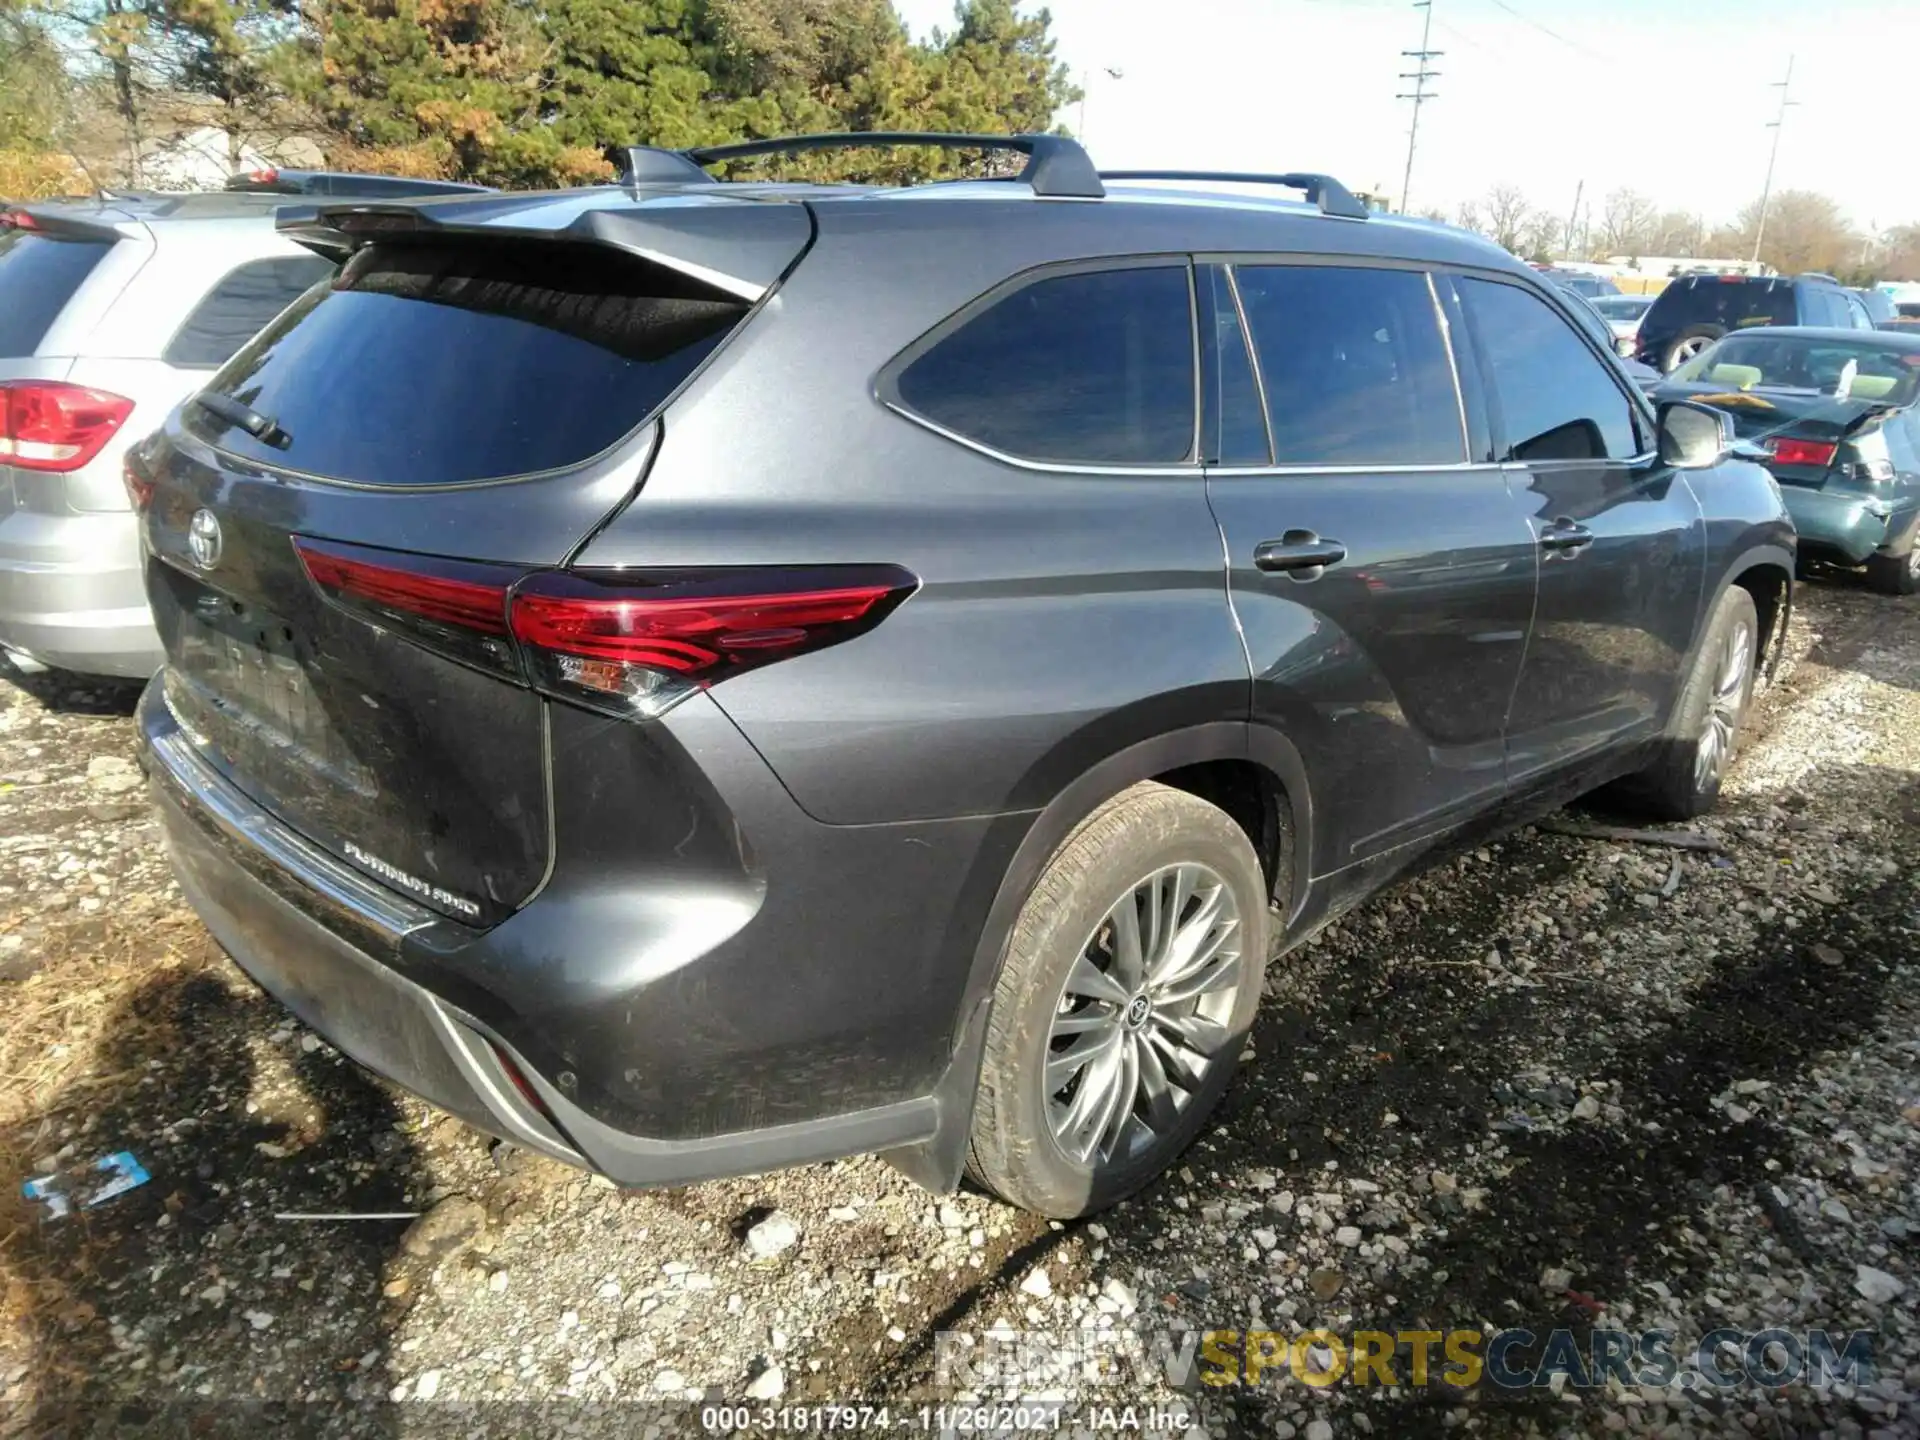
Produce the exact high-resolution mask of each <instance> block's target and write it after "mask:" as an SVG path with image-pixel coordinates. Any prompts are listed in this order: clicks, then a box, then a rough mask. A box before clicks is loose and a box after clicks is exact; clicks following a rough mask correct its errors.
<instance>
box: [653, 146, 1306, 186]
mask: <svg viewBox="0 0 1920 1440" xmlns="http://www.w3.org/2000/svg"><path fill="white" fill-rule="evenodd" d="M892 145H930V146H936V147H938V148H939V149H942V150H1014V151H1018V152H1019V153H1020V154H1022V155H1025V156H1026V157H1027V164H1026V168H1025V169H1024V170H1022V171H1021V172H1020V175H1019V179H1020V180H1022V181H1023V182H1025V183H1026V184H1027V185H1030V186H1032V187H1033V193H1034V194H1036V195H1044V196H1047V197H1049V198H1053V199H1075V200H1098V199H1099V198H1100V197H1101V196H1103V195H1105V194H1106V193H1107V191H1106V187H1105V186H1103V185H1102V184H1101V183H1100V175H1099V172H1097V171H1096V170H1095V169H1094V168H1093V161H1092V160H1090V159H1088V158H1087V152H1086V151H1085V150H1083V149H1081V148H1080V146H1079V144H1078V143H1077V142H1076V141H1073V140H1070V139H1068V138H1067V137H1066V136H1064V135H960V134H952V133H948V132H945V131H934V130H929V131H924V132H923V131H914V130H850V131H838V132H834V133H830V134H824V135H786V136H781V137H779V138H777V139H772V140H743V141H741V142H739V143H738V144H734V145H703V146H700V147H699V148H697V149H693V150H682V151H677V152H674V153H676V154H678V155H681V156H684V157H685V158H686V159H688V160H690V161H692V162H693V163H694V164H695V165H717V164H719V163H720V162H721V161H723V160H744V159H746V158H747V157H748V156H752V155H794V154H799V153H800V152H802V151H806V150H838V149H842V148H851V147H860V148H863V149H864V148H872V147H878V146H892ZM1342 193H1344V192H1342Z"/></svg>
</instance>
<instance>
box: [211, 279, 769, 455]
mask: <svg viewBox="0 0 1920 1440" xmlns="http://www.w3.org/2000/svg"><path fill="white" fill-rule="evenodd" d="M746 310H747V307H746V305H745V304H744V303H743V302H741V301H738V300H734V299H724V298H719V297H717V295H716V293H715V292H713V291H711V290H708V289H706V288H705V287H702V286H700V285H698V284H696V283H694V282H692V281H688V280H685V279H683V278H682V277H680V276H678V275H676V274H675V273H673V272H671V271H668V270H666V269H664V268H662V267H659V266H655V265H649V264H647V263H646V262H644V261H640V260H636V259H634V258H632V257H630V256H627V255H624V254H621V253H620V252H617V251H614V250H611V249H601V248H598V247H589V246H577V245H561V244H555V243H552V242H543V241H530V242H524V243H513V242H502V243H497V244H482V243H479V242H464V243H455V244H433V243H420V244H395V245H376V246H373V247H371V248H369V249H367V250H364V251H362V252H361V253H360V254H358V255H356V256H355V257H354V259H353V260H352V261H351V262H349V264H348V265H347V267H346V269H345V270H343V271H342V272H341V274H340V276H339V277H338V278H337V279H336V280H335V281H334V283H333V284H332V285H330V286H322V287H319V288H316V289H314V290H311V291H309V292H308V293H307V294H306V295H305V296H304V297H303V298H302V299H300V300H299V301H298V302H296V303H295V304H294V306H293V307H292V308H291V309H289V310H287V311H286V312H285V313H283V314H282V315H281V316H280V318H279V319H278V320H276V321H274V322H273V323H272V324H271V325H270V326H268V328H267V329H265V330H263V331H262V332H261V333H260V334H259V335H258V336H256V337H255V338H254V339H253V340H252V341H251V342H249V343H248V344H247V345H246V346H245V347H244V348H243V349H242V350H241V351H240V352H239V354H237V355H235V356H234V357H233V359H232V361H230V362H229V363H228V364H227V365H226V367H225V368H224V369H222V370H221V371H220V373H219V374H218V375H216V376H215V377H214V379H213V381H212V383H211V385H210V386H209V388H210V389H212V390H214V391H216V392H218V393H220V394H222V395H227V396H230V397H232V398H233V399H236V400H238V401H240V402H241V403H242V404H244V405H246V406H247V407H249V408H250V409H252V410H254V411H255V412H257V413H258V414H259V415H260V416H262V417H263V418H265V419H268V420H271V421H272V423H273V425H274V426H275V427H277V429H278V432H279V433H278V434H277V435H276V434H274V432H273V431H272V430H269V431H268V434H269V436H270V437H271V438H273V439H275V440H276V441H278V442H279V443H277V444H268V443H267V441H266V440H262V439H258V438H256V437H255V436H254V435H252V434H250V433H249V432H248V431H246V430H244V429H242V428H240V427H239V426H237V425H233V424H230V423H228V422H227V421H224V420H222V419H220V418H219V417H217V416H214V415H213V414H211V413H210V412H209V411H208V410H207V409H206V408H205V407H203V406H198V405H189V406H187V407H186V409H185V411H184V412H183V415H184V417H185V423H186V424H187V425H188V426H189V428H191V429H193V430H195V431H196V432H197V433H200V434H202V435H204V436H206V437H207V438H209V439H211V440H213V441H214V442H215V443H217V444H218V445H220V446H222V447H223V448H225V449H227V450H229V451H231V452H233V453H235V454H237V455H242V456H245V457H246V458H248V459H253V460H260V461H263V462H265V463H267V464H269V465H277V466H284V467H286V468H289V469H293V470H298V471H303V472H305V473H307V474H312V475H320V476H325V477H327V478H330V479H338V480H348V481H353V482H356V483H359V484H367V485H449V484H461V483H465V482H468V481H476V480H487V479H502V478H506V477H510V476H518V475H528V474H534V473H537V472H540V471H545V470H554V469H559V468H562V467H565V466H569V465H574V464H578V463H579V462H581V461H583V460H587V459H589V458H591V457H592V456H594V455H597V454H599V453H600V452H601V451H603V450H606V449H607V448H609V447H610V446H612V445H613V444H615V443H616V442H617V441H619V440H620V439H621V438H622V437H623V436H625V435H627V434H629V433H631V432H632V431H633V430H634V429H635V428H636V427H637V426H638V425H639V424H640V423H641V422H642V421H644V420H645V419H646V418H647V417H648V416H649V415H651V414H652V413H653V411H654V410H655V409H656V408H658V407H659V405H660V404H661V403H662V402H663V401H665V400H666V399H667V398H668V396H670V395H671V394H672V393H673V392H674V390H675V389H676V388H677V387H678V386H679V385H680V383H681V382H682V381H683V380H685V379H686V378H687V376H688V375H690V374H691V373H692V372H693V370H694V368H695V367H696V366H697V365H698V364H699V363H700V362H701V360H703V359H705V358H706V356H707V355H708V354H710V353H711V352H712V351H713V350H714V348H715V347H716V346H718V345H719V344H720V342H721V341H722V340H723V339H724V338H725V337H726V335H727V333H728V332H729V331H730V330H731V329H732V328H733V326H734V325H736V324H737V323H738V322H739V321H740V319H741V318H742V317H743V316H744V315H745V314H746Z"/></svg>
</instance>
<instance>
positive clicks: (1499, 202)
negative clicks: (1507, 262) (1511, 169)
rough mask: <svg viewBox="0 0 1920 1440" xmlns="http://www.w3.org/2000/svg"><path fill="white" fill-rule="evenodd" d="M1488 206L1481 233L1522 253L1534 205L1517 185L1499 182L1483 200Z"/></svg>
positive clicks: (1502, 247)
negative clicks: (1528, 201)
mask: <svg viewBox="0 0 1920 1440" xmlns="http://www.w3.org/2000/svg"><path fill="white" fill-rule="evenodd" d="M1480 203H1481V204H1482V205H1484V206H1485V207H1486V217H1487V220H1486V224H1485V225H1484V226H1482V227H1481V233H1482V234H1484V235H1486V237H1487V238H1488V239H1490V240H1492V241H1493V243H1494V244H1496V245H1498V246H1499V247H1500V248H1501V249H1503V250H1510V251H1512V252H1514V253H1515V254H1518V253H1519V252H1520V251H1521V250H1523V249H1525V248H1526V247H1525V241H1526V231H1527V222H1528V221H1529V220H1530V219H1531V218H1532V216H1533V207H1532V206H1531V205H1529V204H1528V203H1527V197H1526V196H1525V195H1523V194H1521V193H1520V187H1519V186H1517V185H1496V186H1494V187H1493V188H1492V189H1491V190H1489V191H1487V193H1486V198H1485V199H1483V200H1482V201H1481V202H1480Z"/></svg>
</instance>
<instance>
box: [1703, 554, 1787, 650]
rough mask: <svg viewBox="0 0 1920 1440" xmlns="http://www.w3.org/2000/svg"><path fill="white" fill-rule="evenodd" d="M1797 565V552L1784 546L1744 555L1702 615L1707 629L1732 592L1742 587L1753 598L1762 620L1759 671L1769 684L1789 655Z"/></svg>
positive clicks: (1755, 608)
mask: <svg viewBox="0 0 1920 1440" xmlns="http://www.w3.org/2000/svg"><path fill="white" fill-rule="evenodd" d="M1793 564H1794V556H1793V552H1792V551H1791V550H1789V549H1787V548H1785V547H1784V546H1780V545H1760V546H1755V547H1754V548H1753V549H1750V550H1747V551H1745V552H1743V553H1742V554H1741V555H1740V557H1739V558H1738V559H1737V560H1735V561H1734V563H1733V564H1732V565H1730V566H1728V567H1727V571H1726V573H1725V575H1724V576H1723V577H1722V578H1721V581H1720V583H1719V585H1718V586H1716V587H1715V588H1714V592H1713V595H1712V597H1711V599H1710V601H1709V603H1708V604H1707V606H1706V608H1705V609H1704V610H1703V611H1702V612H1701V616H1702V619H1701V625H1702V627H1703V629H1704V626H1705V623H1706V621H1705V617H1706V616H1708V615H1711V614H1713V610H1714V606H1716V605H1718V604H1719V603H1720V597H1721V596H1722V595H1724V594H1725V593H1726V592H1727V590H1728V589H1729V588H1731V587H1732V586H1735V585H1738V586H1739V587H1740V588H1741V589H1743V590H1745V591H1746V592H1747V593H1748V594H1750V595H1752V596H1753V608H1754V611H1755V613H1756V614H1757V615H1758V616H1759V618H1760V642H1759V647H1758V659H1759V668H1760V673H1761V674H1762V675H1763V676H1764V677H1765V678H1766V679H1767V680H1768V681H1769V682H1771V681H1772V680H1773V678H1774V675H1775V674H1776V673H1777V672H1778V671H1779V668H1780V661H1781V658H1782V656H1783V655H1784V654H1785V653H1786V642H1787V628H1788V626H1789V625H1790V624H1791V623H1792V620H1793ZM1699 643H1700V640H1699V637H1695V640H1694V645H1695V648H1696V649H1698V647H1699Z"/></svg>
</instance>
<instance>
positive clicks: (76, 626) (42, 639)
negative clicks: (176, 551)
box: [0, 508, 166, 680]
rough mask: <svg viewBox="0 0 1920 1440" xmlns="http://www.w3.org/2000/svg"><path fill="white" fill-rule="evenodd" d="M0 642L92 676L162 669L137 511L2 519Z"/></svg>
mask: <svg viewBox="0 0 1920 1440" xmlns="http://www.w3.org/2000/svg"><path fill="white" fill-rule="evenodd" d="M0 642H4V643H5V644H6V645H7V646H9V647H11V648H13V649H16V650H24V651H25V652H26V653H27V654H28V655H31V656H32V657H33V658H34V659H36V660H39V661H40V662H42V663H43V664H47V665H54V666H58V667H59V668H60V669H63V670H77V671H80V672H81V673H83V674H89V675H120V676H127V677H130V678H133V679H142V680H144V679H145V678H146V677H147V676H149V675H151V674H153V672H154V671H155V670H157V669H159V668H160V664H161V662H162V661H163V660H164V659H165V658H166V656H165V654H164V653H163V652H162V650H161V648H160V636H159V634H158V633H157V632H156V631H155V630H154V628H153V616H152V614H151V613H150V612H149V611H148V609H147V592H146V587H145V583H144V581H143V579H142V576H141V569H140V537H139V529H138V526H137V525H136V523H135V520H134V516H133V514H132V512H130V511H119V512H107V513H101V514H70V515H53V514H47V513H45V512H43V511H38V510H27V509H20V508H16V509H13V510H11V511H10V512H8V513H6V514H5V515H4V516H0Z"/></svg>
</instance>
